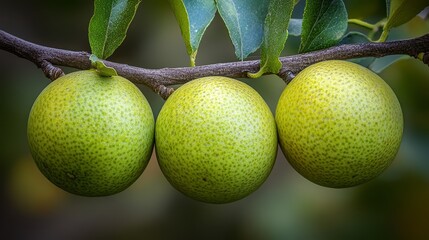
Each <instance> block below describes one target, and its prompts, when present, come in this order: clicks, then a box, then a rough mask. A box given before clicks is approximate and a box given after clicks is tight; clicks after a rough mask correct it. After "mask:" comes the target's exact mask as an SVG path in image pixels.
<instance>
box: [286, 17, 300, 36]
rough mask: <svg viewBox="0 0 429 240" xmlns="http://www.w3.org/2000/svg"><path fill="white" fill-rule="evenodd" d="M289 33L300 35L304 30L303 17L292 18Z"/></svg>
mask: <svg viewBox="0 0 429 240" xmlns="http://www.w3.org/2000/svg"><path fill="white" fill-rule="evenodd" d="M288 31H289V35H292V36H296V37H297V36H300V35H301V32H302V19H296V18H291V19H290V21H289V27H288Z"/></svg>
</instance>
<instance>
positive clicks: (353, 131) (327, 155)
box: [276, 61, 403, 188]
mask: <svg viewBox="0 0 429 240" xmlns="http://www.w3.org/2000/svg"><path fill="white" fill-rule="evenodd" d="M276 123H277V128H278V134H279V139H280V145H281V148H282V150H283V153H284V154H285V156H286V158H287V160H288V161H289V162H290V163H291V165H292V166H293V167H294V168H295V169H296V170H297V171H298V172H299V173H300V174H301V175H303V176H304V177H305V178H307V179H309V180H310V181H312V182H314V183H317V184H319V185H322V186H327V187H334V188H341V187H351V186H355V185H358V184H361V183H364V182H366V181H369V180H370V179H372V178H374V177H376V176H378V175H379V174H380V173H381V172H383V170H385V169H386V168H387V167H388V166H389V165H390V163H391V162H392V160H393V159H394V157H395V155H396V153H397V151H398V149H399V145H400V143H401V138H402V129H403V117H402V111H401V106H400V105H399V102H398V99H397V98H396V96H395V94H394V92H393V91H392V89H391V88H390V87H389V86H388V85H387V84H386V83H385V82H384V81H383V80H382V79H381V78H380V77H379V76H377V75H376V74H375V73H373V72H371V71H370V70H368V69H366V68H364V67H362V66H360V65H357V64H355V63H350V62H346V61H325V62H321V63H317V64H314V65H311V66H309V67H308V68H306V69H304V70H303V71H302V72H300V73H299V74H298V75H297V76H296V77H295V79H293V80H292V82H291V83H290V84H289V85H288V86H287V87H286V88H285V90H284V91H283V93H282V95H281V96H280V99H279V102H278V105H277V109H276Z"/></svg>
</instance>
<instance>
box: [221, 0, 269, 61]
mask: <svg viewBox="0 0 429 240" xmlns="http://www.w3.org/2000/svg"><path fill="white" fill-rule="evenodd" d="M268 1H269V0H247V1H243V0H217V8H218V10H219V14H220V16H221V17H222V19H223V21H224V22H225V25H226V27H227V28H228V32H229V36H230V38H231V40H232V44H233V45H234V48H235V55H236V56H237V58H238V59H241V60H243V59H244V58H246V57H247V56H248V55H249V54H250V53H252V52H254V51H256V50H257V49H258V48H259V47H260V45H261V43H262V36H263V33H264V20H265V16H266V15H267V11H268Z"/></svg>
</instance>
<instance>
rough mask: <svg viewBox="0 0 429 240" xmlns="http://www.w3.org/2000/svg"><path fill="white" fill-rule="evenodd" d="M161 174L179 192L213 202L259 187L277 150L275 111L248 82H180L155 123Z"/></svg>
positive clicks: (216, 79)
mask: <svg viewBox="0 0 429 240" xmlns="http://www.w3.org/2000/svg"><path fill="white" fill-rule="evenodd" d="M155 141H156V153H157V157H158V162H159V165H160V167H161V170H162V172H163V173H164V175H165V177H166V178H167V179H168V181H169V182H170V183H171V184H172V185H173V186H174V187H175V188H176V189H178V190H179V191H180V192H182V193H184V194H185V195H187V196H188V197H191V198H193V199H196V200H199V201H203V202H209V203H227V202H232V201H235V200H238V199H241V198H243V197H245V196H247V195H249V194H250V193H252V192H253V191H255V190H256V189H257V188H258V187H259V186H260V185H261V184H262V183H263V182H264V181H265V180H266V178H267V177H268V175H269V173H270V172H271V169H272V167H273V164H274V161H275V157H276V153H277V133H276V126H275V120H274V117H273V114H272V113H271V111H270V109H269V108H268V106H267V105H266V103H265V102H264V100H263V99H262V98H261V96H260V95H259V94H258V93H257V92H256V91H255V90H253V89H252V88H251V87H249V86H248V85H246V84H244V83H242V82H239V81H237V80H234V79H230V78H226V77H205V78H200V79H197V80H193V81H191V82H188V83H186V84H184V85H183V86H181V87H180V88H179V89H178V90H176V91H175V92H174V93H173V94H172V95H171V96H170V97H169V98H168V100H167V101H166V102H165V104H164V106H163V107H162V109H161V111H160V113H159V116H158V118H157V121H156V130H155Z"/></svg>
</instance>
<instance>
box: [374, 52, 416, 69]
mask: <svg viewBox="0 0 429 240" xmlns="http://www.w3.org/2000/svg"><path fill="white" fill-rule="evenodd" d="M407 58H410V57H409V56H404V55H389V56H385V57H382V58H377V59H375V60H374V61H373V62H372V63H371V64H370V65H369V69H371V70H372V71H374V72H375V73H381V72H382V71H383V70H384V69H386V68H387V67H389V66H390V65H392V64H394V63H396V62H397V61H399V60H402V59H407Z"/></svg>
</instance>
